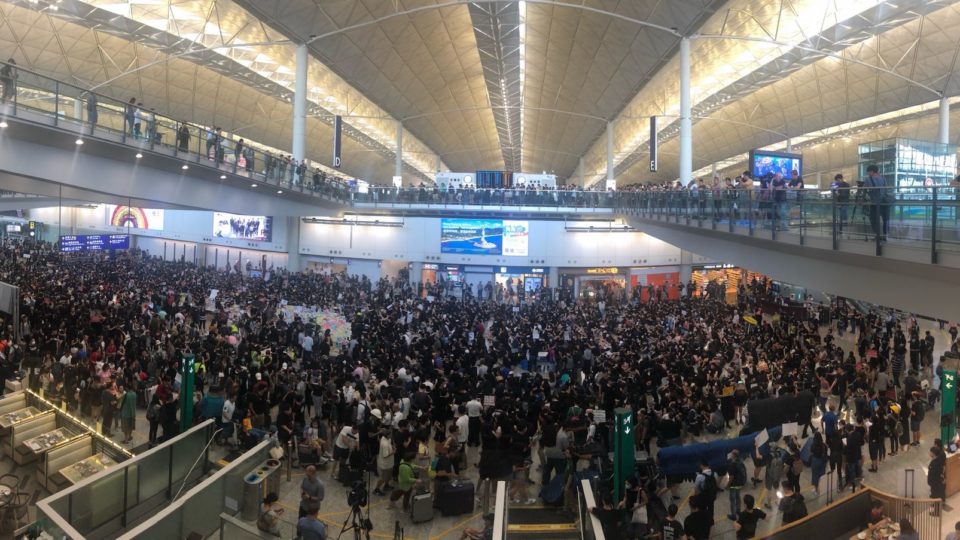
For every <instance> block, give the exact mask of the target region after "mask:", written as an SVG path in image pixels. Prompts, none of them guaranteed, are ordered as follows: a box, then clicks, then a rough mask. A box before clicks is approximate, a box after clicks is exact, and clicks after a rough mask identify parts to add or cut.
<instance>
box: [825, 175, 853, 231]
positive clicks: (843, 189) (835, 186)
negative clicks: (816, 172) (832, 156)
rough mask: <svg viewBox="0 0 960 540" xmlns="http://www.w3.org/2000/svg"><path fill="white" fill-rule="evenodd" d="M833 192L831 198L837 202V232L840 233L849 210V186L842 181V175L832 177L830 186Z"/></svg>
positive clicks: (845, 222)
mask: <svg viewBox="0 0 960 540" xmlns="http://www.w3.org/2000/svg"><path fill="white" fill-rule="evenodd" d="M830 189H831V190H832V191H833V197H834V199H835V200H836V202H837V215H836V218H835V219H837V220H838V223H837V226H838V230H839V231H840V232H841V233H842V232H843V226H844V225H846V224H847V211H848V209H849V208H850V184H848V183H847V182H846V180H844V179H843V175H842V174H838V175H836V176H834V177H833V183H832V184H830Z"/></svg>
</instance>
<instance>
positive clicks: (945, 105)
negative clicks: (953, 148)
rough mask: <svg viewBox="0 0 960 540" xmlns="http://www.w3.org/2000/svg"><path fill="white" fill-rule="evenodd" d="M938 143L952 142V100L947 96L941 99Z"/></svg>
mask: <svg viewBox="0 0 960 540" xmlns="http://www.w3.org/2000/svg"><path fill="white" fill-rule="evenodd" d="M937 142H939V143H942V144H948V143H949V142H950V99H949V98H947V96H943V97H942V98H940V136H939V137H937Z"/></svg>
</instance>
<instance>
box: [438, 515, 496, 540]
mask: <svg viewBox="0 0 960 540" xmlns="http://www.w3.org/2000/svg"><path fill="white" fill-rule="evenodd" d="M482 515H483V512H478V513H476V514H474V515H472V516H469V517H467V518H464V519H461V520H460V521H458V522H456V523H454V524H453V526H451V527H450V528H449V529H446V530H444V531H443V532H441V533H440V534H436V535H433V536H431V537H430V540H439V539H440V538H443V537H444V536H445V535H447V534H450V533H452V532H453V531H455V530H457V529H459V528H461V527H463V526H464V525H466V524H467V523H470V522H471V521H473V520H475V519H477V518H478V517H480V516H482Z"/></svg>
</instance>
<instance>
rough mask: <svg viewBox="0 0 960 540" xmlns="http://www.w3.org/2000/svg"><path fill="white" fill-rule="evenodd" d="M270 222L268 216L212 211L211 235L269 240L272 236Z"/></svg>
mask: <svg viewBox="0 0 960 540" xmlns="http://www.w3.org/2000/svg"><path fill="white" fill-rule="evenodd" d="M272 223H273V220H272V219H271V218H270V216H241V215H237V214H227V213H225V212H214V213H213V235H214V236H216V237H217V238H236V239H238V240H254V241H257V242H270V241H271V239H272V238H273V231H272V230H271V227H272Z"/></svg>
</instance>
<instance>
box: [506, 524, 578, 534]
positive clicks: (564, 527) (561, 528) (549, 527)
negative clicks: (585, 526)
mask: <svg viewBox="0 0 960 540" xmlns="http://www.w3.org/2000/svg"><path fill="white" fill-rule="evenodd" d="M575 530H577V524H576V523H531V524H514V525H508V526H507V531H509V532H518V533H551V532H566V531H575Z"/></svg>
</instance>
